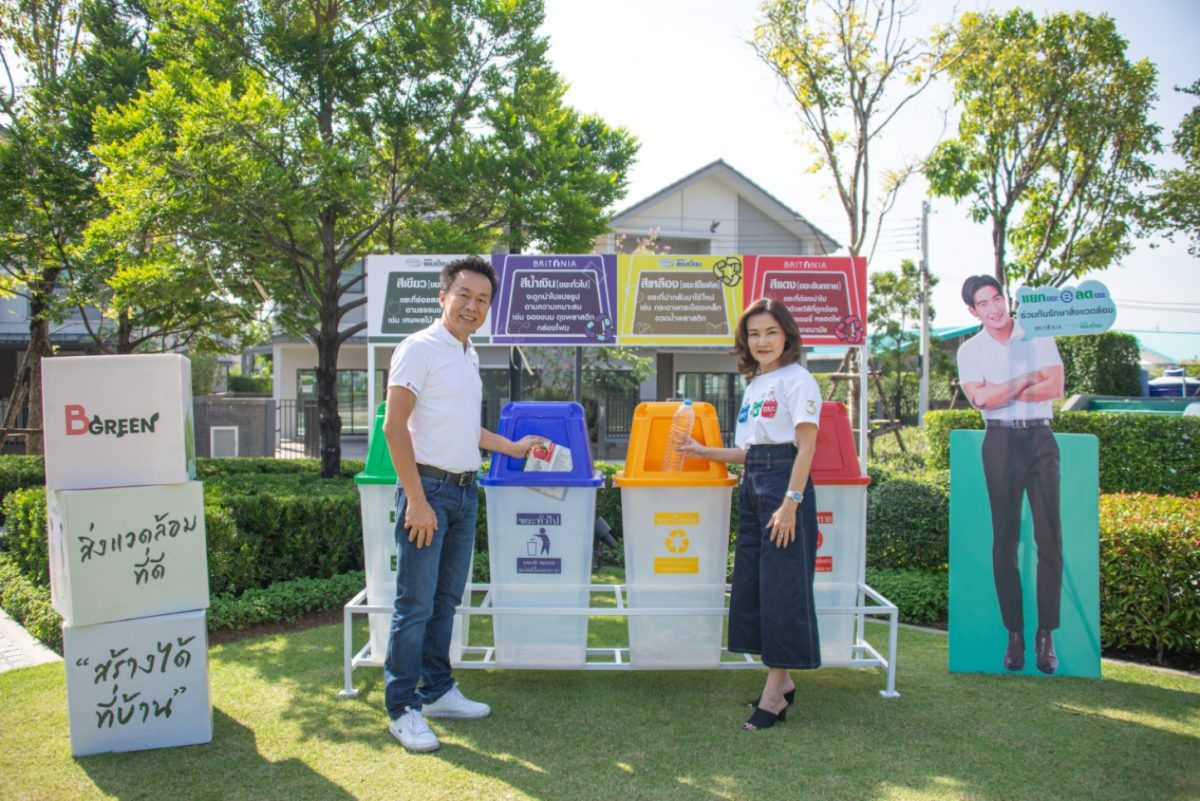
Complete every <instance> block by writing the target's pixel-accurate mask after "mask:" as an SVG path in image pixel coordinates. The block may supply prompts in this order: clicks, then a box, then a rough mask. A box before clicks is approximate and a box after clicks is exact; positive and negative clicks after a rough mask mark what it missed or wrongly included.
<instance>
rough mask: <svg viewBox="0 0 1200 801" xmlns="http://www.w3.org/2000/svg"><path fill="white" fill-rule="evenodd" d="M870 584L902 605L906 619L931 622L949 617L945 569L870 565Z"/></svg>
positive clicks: (903, 617) (897, 604) (892, 600)
mask: <svg viewBox="0 0 1200 801" xmlns="http://www.w3.org/2000/svg"><path fill="white" fill-rule="evenodd" d="M867 584H868V585H869V586H870V587H871V588H872V589H873V590H875V591H876V592H878V593H879V594H880V595H882V596H883V597H884V598H887V599H888V600H889V601H891V602H892V603H894V604H895V605H896V606H897V607H899V609H900V620H901V621H902V622H904V623H912V624H914V625H918V626H928V625H930V624H933V623H945V622H946V620H947V611H948V609H949V598H950V593H949V577H948V576H947V575H946V574H945V573H926V572H922V571H920V570H889V569H887V568H877V567H868V568H867Z"/></svg>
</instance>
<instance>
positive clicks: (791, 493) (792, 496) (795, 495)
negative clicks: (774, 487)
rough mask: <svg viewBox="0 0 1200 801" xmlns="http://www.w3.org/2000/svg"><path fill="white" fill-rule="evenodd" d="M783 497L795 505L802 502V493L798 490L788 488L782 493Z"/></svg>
mask: <svg viewBox="0 0 1200 801" xmlns="http://www.w3.org/2000/svg"><path fill="white" fill-rule="evenodd" d="M783 497H785V498H787V499H788V500H789V501H792V502H793V503H795V504H796V505H797V506H799V505H800V504H802V503H804V493H803V492H801V491H800V490H794V489H790V490H788V491H787V492H785V493H783Z"/></svg>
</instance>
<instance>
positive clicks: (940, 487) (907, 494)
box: [867, 478, 950, 573]
mask: <svg viewBox="0 0 1200 801" xmlns="http://www.w3.org/2000/svg"><path fill="white" fill-rule="evenodd" d="M949 547H950V489H949V486H948V484H946V483H942V482H940V481H936V480H929V479H926V480H923V481H918V480H914V479H911V478H893V479H891V480H890V481H887V482H885V483H883V484H881V485H879V487H878V488H877V489H875V490H874V491H873V492H871V493H869V494H868V495H867V562H868V563H869V564H870V565H872V566H873V567H876V568H885V569H891V570H919V571H926V572H936V573H943V572H945V571H946V568H947V564H948V562H947V560H948V556H949Z"/></svg>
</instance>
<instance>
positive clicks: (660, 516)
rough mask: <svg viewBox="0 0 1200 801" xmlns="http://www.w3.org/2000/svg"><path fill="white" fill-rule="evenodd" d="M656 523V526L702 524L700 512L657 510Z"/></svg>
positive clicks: (655, 514)
mask: <svg viewBox="0 0 1200 801" xmlns="http://www.w3.org/2000/svg"><path fill="white" fill-rule="evenodd" d="M654 525H656V526H698V525H700V513H699V512H655V513H654Z"/></svg>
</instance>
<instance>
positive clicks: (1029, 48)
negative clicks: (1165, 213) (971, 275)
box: [926, 9, 1159, 287]
mask: <svg viewBox="0 0 1200 801" xmlns="http://www.w3.org/2000/svg"><path fill="white" fill-rule="evenodd" d="M942 41H943V42H945V44H946V46H947V48H948V50H947V52H948V54H949V58H951V59H952V62H951V63H950V64H949V74H950V76H951V77H952V79H953V81H954V97H955V100H956V102H957V103H958V105H959V106H960V107H961V110H962V113H961V117H960V119H959V125H958V133H957V136H955V137H954V138H952V139H949V140H947V141H945V142H943V143H942V144H941V145H939V146H938V148H937V149H936V150H935V152H934V155H933V156H932V157H931V159H930V161H929V163H928V165H927V166H926V176H927V177H928V179H929V182H930V188H931V190H932V191H933V192H934V193H935V194H938V195H944V196H949V197H952V198H954V199H955V200H967V201H968V202H969V203H970V210H971V216H972V218H973V219H975V220H976V221H977V222H988V221H990V222H991V224H992V244H993V252H994V264H993V272H994V274H995V276H996V279H997V280H998V281H1000V283H1001V284H1002V285H1004V286H1006V287H1007V286H1009V285H1010V284H1016V285H1020V284H1026V285H1030V286H1041V285H1052V286H1061V285H1062V284H1064V283H1066V282H1067V281H1070V280H1074V279H1077V278H1079V277H1081V276H1083V275H1085V274H1087V273H1089V272H1092V271H1095V270H1102V269H1104V268H1106V267H1108V266H1109V265H1111V264H1112V263H1113V262H1115V261H1116V260H1118V259H1120V258H1121V257H1122V256H1123V255H1125V254H1126V253H1128V252H1129V251H1130V248H1131V243H1130V237H1131V224H1130V223H1131V220H1132V219H1133V218H1134V214H1135V211H1136V209H1138V207H1139V206H1140V205H1141V204H1142V202H1143V201H1142V198H1141V197H1140V196H1139V193H1138V188H1137V187H1138V185H1139V184H1141V183H1142V182H1143V181H1145V180H1146V179H1147V178H1148V177H1149V176H1150V175H1151V173H1152V169H1151V166H1150V164H1149V163H1148V162H1147V161H1146V158H1145V157H1146V155H1147V154H1149V153H1153V152H1156V151H1157V150H1158V149H1159V145H1158V141H1157V135H1158V127H1157V126H1155V125H1152V124H1150V123H1149V122H1147V119H1146V117H1147V114H1148V112H1149V110H1150V107H1151V105H1152V104H1153V102H1154V100H1155V99H1156V95H1155V94H1154V84H1155V69H1154V66H1153V65H1152V64H1151V63H1150V62H1149V61H1148V60H1142V61H1139V62H1137V63H1130V62H1129V60H1128V59H1127V58H1126V56H1125V40H1124V39H1122V38H1121V36H1120V35H1119V34H1118V33H1117V30H1116V26H1115V25H1114V23H1113V21H1112V19H1111V18H1109V17H1107V16H1103V15H1101V16H1095V17H1093V16H1089V15H1087V14H1084V13H1082V12H1076V13H1073V14H1065V13H1058V14H1052V15H1049V16H1047V17H1045V18H1043V19H1041V20H1038V19H1037V18H1035V17H1034V15H1033V14H1031V13H1030V12H1028V11H1025V10H1022V9H1016V10H1013V11H1010V12H1008V13H1006V14H1003V15H999V14H995V13H987V14H979V13H974V12H971V13H967V14H964V15H963V16H962V17H961V18H960V20H959V22H958V25H957V27H956V28H954V29H953V30H951V31H948V32H946V33H944V34H943V36H942Z"/></svg>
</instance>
